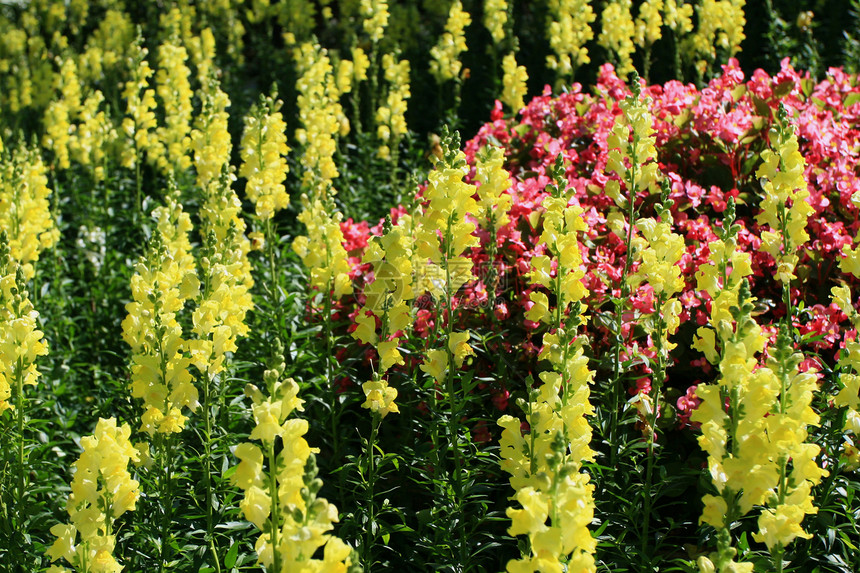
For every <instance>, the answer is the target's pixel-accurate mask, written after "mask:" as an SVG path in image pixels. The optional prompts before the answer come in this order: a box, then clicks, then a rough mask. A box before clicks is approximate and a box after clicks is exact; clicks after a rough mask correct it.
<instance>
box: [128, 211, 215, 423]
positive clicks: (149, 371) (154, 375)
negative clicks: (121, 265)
mask: <svg viewBox="0 0 860 573" xmlns="http://www.w3.org/2000/svg"><path fill="white" fill-rule="evenodd" d="M153 216H154V217H155V219H156V222H157V223H156V224H157V232H156V233H155V234H154V235H153V239H152V241H151V243H150V245H149V248H148V252H147V254H146V256H144V257H143V258H142V259H141V260H140V262H138V264H137V265H136V267H135V274H134V275H133V276H132V279H131V294H132V299H133V300H132V302H130V303H128V304H127V305H126V310H127V312H128V315H127V316H126V318H125V319H124V320H123V323H122V327H123V340H125V342H126V343H127V344H128V345H129V346H130V347H131V351H132V359H131V362H132V365H131V378H132V380H131V393H132V396H133V397H135V398H141V399H143V405H144V410H145V411H144V414H143V416H142V418H141V422H142V429H143V430H144V431H146V432H147V433H149V434H150V435H153V434H155V433H166V434H170V433H178V432H181V431H182V429H183V428H184V427H185V422H186V420H187V418H186V416H185V414H184V409H185V408H187V409H189V410H191V411H194V410H196V409H197V407H198V406H199V401H198V392H197V389H196V388H195V387H194V384H193V378H192V376H191V373H190V372H189V366H190V364H191V360H190V358H189V357H188V356H187V354H186V351H187V349H188V344H187V341H186V340H185V339H183V338H182V326H181V325H180V324H179V322H178V320H177V313H179V312H180V311H182V309H183V308H184V307H185V303H186V301H187V300H188V299H191V298H194V297H196V296H197V294H198V292H199V286H200V283H199V280H198V279H197V273H196V268H195V262H194V256H193V255H192V253H191V243H190V241H189V239H188V233H189V231H190V230H191V218H190V217H189V216H188V213H186V212H184V211H183V210H182V206H181V205H180V204H179V203H178V202H177V201H176V200H175V199H173V198H168V200H167V204H166V205H165V206H163V207H158V208H156V209H155V211H154V212H153Z"/></svg>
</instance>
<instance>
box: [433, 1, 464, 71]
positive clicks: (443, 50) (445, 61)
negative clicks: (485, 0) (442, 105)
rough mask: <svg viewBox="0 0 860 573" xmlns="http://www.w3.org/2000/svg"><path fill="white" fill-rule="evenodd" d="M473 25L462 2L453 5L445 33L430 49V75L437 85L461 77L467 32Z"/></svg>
mask: <svg viewBox="0 0 860 573" xmlns="http://www.w3.org/2000/svg"><path fill="white" fill-rule="evenodd" d="M471 23H472V17H471V16H470V15H469V13H468V12H466V11H465V10H463V4H462V2H460V0H456V1H455V2H454V3H453V4H451V9H450V11H449V12H448V20H447V22H446V23H445V33H444V34H443V35H442V37H441V38H439V41H438V42H437V43H436V45H435V46H433V47H432V48H431V49H430V57H431V58H432V59H431V61H430V73H431V74H432V75H433V77H434V78H436V82H437V83H439V84H443V83H445V82H446V81H449V80H453V79H454V78H457V77H459V76H460V71H461V70H462V69H463V64H462V62H460V54H462V53H463V52H465V51H466V34H465V30H466V28H467V27H468V26H469V24H471Z"/></svg>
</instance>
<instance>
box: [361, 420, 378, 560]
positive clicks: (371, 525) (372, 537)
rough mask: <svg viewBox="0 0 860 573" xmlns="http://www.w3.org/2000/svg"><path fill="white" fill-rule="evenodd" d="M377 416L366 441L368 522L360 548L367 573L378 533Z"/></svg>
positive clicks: (372, 422)
mask: <svg viewBox="0 0 860 573" xmlns="http://www.w3.org/2000/svg"><path fill="white" fill-rule="evenodd" d="M379 421H380V416H379V414H373V416H372V421H371V424H370V437H369V438H368V440H367V460H366V463H367V492H366V493H367V500H366V502H367V508H368V509H367V512H368V520H367V525H366V526H365V529H364V532H365V538H364V539H365V540H364V547H362V551H361V552H362V558H361V561H362V563H364V570H365V571H366V572H367V573H370V570H371V569H372V567H373V547H374V545H375V542H376V532H377V531H378V529H377V527H376V516H377V511H376V495H375V492H374V485H376V484H375V482H376V458H375V456H374V449H375V448H376V435H377V433H378V431H379Z"/></svg>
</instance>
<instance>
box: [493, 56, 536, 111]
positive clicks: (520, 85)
mask: <svg viewBox="0 0 860 573" xmlns="http://www.w3.org/2000/svg"><path fill="white" fill-rule="evenodd" d="M528 79H529V75H528V71H527V70H526V67H525V66H520V65H517V56H516V54H514V53H513V52H511V53H509V54H507V55H505V57H504V58H503V59H502V95H501V97H500V98H499V99H500V100H501V102H502V103H503V104H505V105H506V106H508V109H510V110H511V111H512V112H513V113H517V112H519V110H521V109H522V108H523V107H525V105H526V104H525V97H526V95H527V94H528V86H527V85H526V83H527V82H528Z"/></svg>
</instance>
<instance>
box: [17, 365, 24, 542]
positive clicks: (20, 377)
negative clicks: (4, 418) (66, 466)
mask: <svg viewBox="0 0 860 573" xmlns="http://www.w3.org/2000/svg"><path fill="white" fill-rule="evenodd" d="M15 391H16V392H17V396H15V402H16V405H15V421H16V422H17V426H18V436H17V438H18V491H17V495H16V499H15V522H16V525H17V526H18V527H20V526H21V525H23V519H22V513H23V512H22V511H21V505H22V503H23V501H24V488H25V480H24V469H25V468H24V359H23V358H18V366H17V368H16V369H15Z"/></svg>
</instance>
